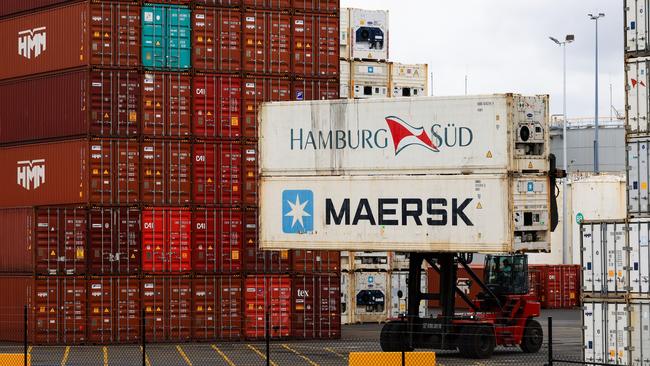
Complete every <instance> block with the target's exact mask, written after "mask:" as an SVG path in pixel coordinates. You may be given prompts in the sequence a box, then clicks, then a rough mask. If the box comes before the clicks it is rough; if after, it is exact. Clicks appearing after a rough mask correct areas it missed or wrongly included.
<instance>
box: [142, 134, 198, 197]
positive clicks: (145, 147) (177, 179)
mask: <svg viewBox="0 0 650 366" xmlns="http://www.w3.org/2000/svg"><path fill="white" fill-rule="evenodd" d="M140 147H141V161H142V163H141V165H142V178H141V185H142V187H141V192H142V194H141V199H142V202H144V203H148V204H155V205H186V204H189V203H190V199H191V177H190V175H191V146H190V143H188V142H184V141H172V140H146V141H143V142H142V143H141V146H140Z"/></svg>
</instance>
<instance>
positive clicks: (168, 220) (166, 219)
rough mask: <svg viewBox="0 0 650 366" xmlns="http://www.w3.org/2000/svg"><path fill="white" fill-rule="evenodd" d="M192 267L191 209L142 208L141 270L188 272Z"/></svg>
mask: <svg viewBox="0 0 650 366" xmlns="http://www.w3.org/2000/svg"><path fill="white" fill-rule="evenodd" d="M191 270H192V213H191V211H190V210H189V209H186V208H170V207H147V208H144V209H143V210H142V271H143V272H145V273H185V272H189V271H191Z"/></svg>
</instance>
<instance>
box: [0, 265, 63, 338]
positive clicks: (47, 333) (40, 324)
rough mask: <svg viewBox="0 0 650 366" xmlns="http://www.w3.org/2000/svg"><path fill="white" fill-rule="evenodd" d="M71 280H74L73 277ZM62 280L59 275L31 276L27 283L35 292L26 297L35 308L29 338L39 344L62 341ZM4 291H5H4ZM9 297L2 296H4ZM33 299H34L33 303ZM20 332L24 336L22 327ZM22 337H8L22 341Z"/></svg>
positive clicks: (28, 332)
mask: <svg viewBox="0 0 650 366" xmlns="http://www.w3.org/2000/svg"><path fill="white" fill-rule="evenodd" d="M70 281H73V280H72V278H71V279H70ZM21 282H22V281H21ZM60 282H61V281H60V280H59V279H58V278H57V277H43V278H37V279H36V278H30V279H29V280H27V283H26V284H25V286H26V288H30V287H31V289H32V290H33V294H29V295H27V297H26V298H24V299H25V300H26V301H27V302H26V303H27V304H29V305H31V306H29V307H30V308H33V309H34V314H33V315H32V317H31V319H32V321H33V323H32V324H30V325H29V327H28V328H29V329H28V330H27V334H28V335H29V334H30V333H31V336H29V339H30V340H31V341H32V342H35V343H37V344H55V343H59V342H61V337H60V336H61V332H60V330H59V325H60V322H61V315H62V309H61V308H60V307H59V305H60V302H59V297H60V292H61V291H60V284H61V283H60ZM3 285H6V283H5V281H3ZM20 292H22V291H20ZM3 293H5V292H4V291H3ZM7 297H8V296H2V298H7ZM31 301H33V304H32V303H31ZM29 318H30V317H29V315H28V319H29ZM0 328H4V327H0ZM20 333H21V334H22V337H24V331H23V330H22V327H21V329H20ZM22 337H21V338H20V339H12V338H11V336H9V337H7V339H8V340H15V341H22V340H23V338H22Z"/></svg>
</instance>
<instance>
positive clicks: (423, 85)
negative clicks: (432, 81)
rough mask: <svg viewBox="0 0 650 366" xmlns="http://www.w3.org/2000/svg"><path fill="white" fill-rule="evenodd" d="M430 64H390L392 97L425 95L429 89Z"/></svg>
mask: <svg viewBox="0 0 650 366" xmlns="http://www.w3.org/2000/svg"><path fill="white" fill-rule="evenodd" d="M428 70H429V65H427V64H401V63H399V62H392V63H391V64H390V90H391V95H390V96H391V97H394V98H397V97H425V96H427V94H428V93H429V91H428V83H427V80H428V76H427V75H428V74H429V71H428Z"/></svg>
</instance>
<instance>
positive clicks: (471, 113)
mask: <svg viewBox="0 0 650 366" xmlns="http://www.w3.org/2000/svg"><path fill="white" fill-rule="evenodd" d="M548 117H549V113H548V96H546V95H540V96H521V95H517V94H495V95H482V96H480V95H479V96H460V97H425V98H399V99H382V100H336V101H311V102H302V103H293V102H290V103H266V104H264V106H263V107H262V109H261V111H260V129H259V131H258V134H259V141H260V143H259V146H260V159H261V160H260V165H261V173H262V175H265V176H278V175H354V174H368V175H376V174H397V173H400V174H414V173H417V174H432V172H435V174H443V173H444V174H470V173H485V172H491V173H496V172H499V173H505V172H546V171H548V169H549V165H548V154H549V143H548V141H549V128H548ZM458 120H462V121H463V122H462V123H460V122H444V121H458ZM440 121H443V122H440Z"/></svg>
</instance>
